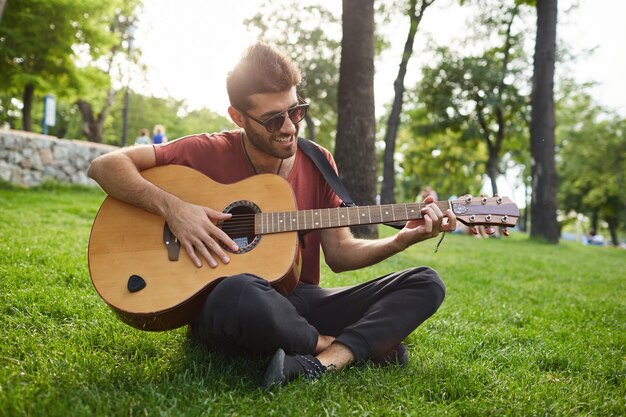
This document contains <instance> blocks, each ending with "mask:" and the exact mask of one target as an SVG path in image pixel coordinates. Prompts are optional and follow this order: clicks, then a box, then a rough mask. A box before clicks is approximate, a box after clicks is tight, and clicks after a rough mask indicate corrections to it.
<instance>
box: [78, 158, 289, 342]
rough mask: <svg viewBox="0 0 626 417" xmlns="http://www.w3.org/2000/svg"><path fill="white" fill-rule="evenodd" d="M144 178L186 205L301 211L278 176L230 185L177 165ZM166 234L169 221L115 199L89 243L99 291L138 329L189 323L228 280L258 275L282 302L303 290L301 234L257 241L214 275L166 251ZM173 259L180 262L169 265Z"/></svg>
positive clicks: (145, 173) (101, 215)
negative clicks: (300, 280) (250, 205)
mask: <svg viewBox="0 0 626 417" xmlns="http://www.w3.org/2000/svg"><path fill="white" fill-rule="evenodd" d="M142 175H143V176H144V177H145V178H146V179H147V180H149V181H150V182H152V183H153V184H155V185H157V186H158V187H160V188H162V189H164V190H166V191H168V192H170V193H172V194H174V195H176V196H178V197H179V198H181V199H182V200H185V201H187V202H189V203H193V204H198V205H202V206H206V207H210V208H212V209H214V210H218V211H219V210H224V211H226V208H227V207H229V206H232V204H233V203H236V202H252V203H253V206H254V207H255V208H256V209H260V211H262V212H275V211H293V210H296V204H295V199H294V195H293V191H292V190H291V187H290V186H289V184H288V183H287V182H286V181H285V180H284V179H282V178H281V177H278V176H276V175H256V176H254V177H250V178H248V179H246V180H243V181H241V182H238V183H235V184H230V185H223V184H219V183H217V182H215V181H213V180H211V179H210V178H208V177H206V176H205V175H203V174H201V173H199V172H198V171H195V170H193V169H191V168H187V167H184V166H178V165H168V166H160V167H155V168H151V169H148V170H146V171H143V172H142ZM164 228H165V221H164V220H163V218H161V217H159V216H157V215H154V214H151V213H148V212H146V211H145V210H142V209H139V208H137V207H134V206H132V205H129V204H126V203H123V202H121V201H119V200H116V199H114V198H112V197H107V198H106V199H105V200H104V202H103V203H102V206H101V207H100V210H99V211H98V214H97V216H96V219H95V220H94V224H93V227H92V230H91V236H90V239H89V273H90V275H91V279H92V282H93V285H94V287H95V288H96V290H97V292H98V294H99V295H100V296H101V297H102V298H103V299H104V301H105V302H106V303H107V304H108V305H109V306H110V307H111V308H112V309H113V310H114V311H115V312H116V313H117V314H118V315H119V316H120V318H121V319H122V321H124V322H125V323H127V324H129V325H131V326H133V327H136V328H138V329H142V330H168V329H173V328H176V327H180V326H183V325H185V324H187V323H189V322H190V321H191V320H193V319H194V318H195V317H196V316H197V315H198V314H199V312H200V311H201V309H202V306H203V304H204V301H205V299H206V296H207V295H208V294H209V292H210V291H211V290H212V289H213V288H214V286H215V285H216V284H217V283H218V282H219V281H220V280H221V279H223V278H225V277H228V276H232V275H237V274H242V273H251V274H254V275H258V276H259V277H261V278H263V279H265V280H267V281H269V282H270V283H271V284H272V285H273V286H274V287H275V288H276V289H277V290H278V291H280V292H282V293H283V294H287V293H289V292H290V291H291V290H292V289H293V287H295V285H296V284H297V281H298V278H299V276H300V267H301V264H300V252H299V248H298V236H297V232H287V233H276V234H264V235H262V236H256V238H255V243H254V245H248V246H247V247H246V249H245V250H242V251H240V252H238V253H230V254H229V255H230V258H231V261H230V263H229V264H222V263H220V262H219V261H218V264H219V265H218V266H217V267H216V268H211V267H210V266H208V264H207V262H206V261H205V262H204V263H203V266H202V267H200V268H197V267H196V266H194V265H193V263H192V262H191V260H190V258H189V256H188V255H187V253H186V251H185V250H184V248H183V247H182V246H181V247H180V248H179V249H178V250H176V248H175V247H174V249H172V247H171V246H170V249H168V247H166V244H165V241H168V242H170V241H171V240H172V239H167V238H166V237H165V236H164ZM172 238H173V236H172ZM170 243H172V242H170ZM171 251H173V252H176V255H177V258H178V259H177V260H170V257H171V253H170V252H171ZM138 282H139V283H140V284H138ZM142 285H144V286H143V287H142V288H140V289H137V288H138V287H141V286H142Z"/></svg>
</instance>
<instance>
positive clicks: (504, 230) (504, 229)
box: [502, 227, 509, 236]
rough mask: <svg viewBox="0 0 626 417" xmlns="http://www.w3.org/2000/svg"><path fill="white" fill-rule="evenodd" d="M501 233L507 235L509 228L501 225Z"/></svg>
mask: <svg viewBox="0 0 626 417" xmlns="http://www.w3.org/2000/svg"><path fill="white" fill-rule="evenodd" d="M502 234H503V235H504V236H508V235H509V229H507V228H506V227H503V228H502Z"/></svg>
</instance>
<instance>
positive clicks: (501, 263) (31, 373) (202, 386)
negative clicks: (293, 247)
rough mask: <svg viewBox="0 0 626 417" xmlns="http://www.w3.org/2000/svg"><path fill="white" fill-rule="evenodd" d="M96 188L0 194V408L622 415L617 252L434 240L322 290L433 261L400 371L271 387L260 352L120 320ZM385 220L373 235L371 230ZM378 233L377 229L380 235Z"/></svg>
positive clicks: (112, 412)
mask: <svg viewBox="0 0 626 417" xmlns="http://www.w3.org/2000/svg"><path fill="white" fill-rule="evenodd" d="M102 199H103V194H102V192H101V191H99V190H87V189H80V188H65V187H60V186H48V187H43V188H39V189H36V190H22V189H15V188H11V187H6V186H5V187H4V189H0V219H1V220H2V221H1V222H0V279H1V281H0V326H1V329H2V331H1V334H0V416H7V417H9V416H11V417H13V416H93V415H98V416H144V415H146V416H162V415H163V416H348V415H354V416H405V415H407V416H430V415H433V416H437V415H449V416H457V415H458V416H502V415H517V416H534V415H549V416H575V415H580V416H583V415H584V416H624V415H626V378H625V377H626V251H624V250H620V249H615V248H602V247H590V246H582V245H580V244H576V243H569V242H563V243H562V244H560V245H558V246H551V245H547V244H542V243H537V242H532V241H530V240H529V239H528V238H527V236H525V235H523V234H520V233H512V236H511V237H510V238H507V239H483V240H479V239H475V238H473V237H471V236H458V235H449V236H446V238H445V240H444V241H443V243H442V246H441V248H440V250H439V253H437V254H435V253H433V251H434V247H435V244H436V241H435V240H432V241H429V242H425V243H422V244H420V245H417V246H415V247H413V248H411V249H410V250H408V251H406V252H404V253H402V254H400V255H398V256H396V257H394V258H392V259H390V260H388V261H386V262H383V263H381V264H379V265H377V266H375V267H372V268H369V269H367V270H364V271H358V272H353V273H344V274H341V275H339V276H335V275H333V274H332V273H331V272H330V271H328V270H324V271H323V284H324V285H325V286H336V285H347V284H353V283H357V282H361V281H363V280H366V279H368V278H370V277H374V276H378V275H382V274H384V273H387V272H389V271H393V270H398V269H403V268H406V267H410V266H415V265H422V264H423V265H429V266H432V267H434V268H435V269H436V270H438V271H439V273H440V274H441V276H442V277H443V279H444V281H445V282H446V285H447V288H448V292H447V296H446V300H445V301H444V303H443V305H442V307H441V309H440V310H439V311H438V312H437V314H436V315H435V316H434V317H433V318H431V319H430V320H429V321H427V322H426V323H425V324H424V325H423V326H421V327H420V328H419V329H417V330H416V331H415V332H414V333H413V334H411V336H410V337H409V338H408V339H407V341H406V344H407V346H408V347H409V352H410V353H409V355H410V365H409V366H408V367H407V368H403V369H397V368H396V369H378V368H374V367H371V366H357V367H352V368H349V369H347V370H345V371H342V372H339V373H337V374H332V375H327V376H325V377H324V378H323V379H321V380H319V381H316V382H313V383H307V382H304V381H298V382H295V383H292V384H290V385H288V386H287V387H285V388H282V389H278V390H276V391H275V392H272V393H269V394H268V393H264V392H262V391H261V390H260V389H259V388H258V385H259V382H260V377H261V374H262V372H263V370H264V368H265V365H266V360H264V359H253V358H243V359H233V358H230V357H225V356H222V355H219V354H215V353H208V352H205V351H204V350H203V349H201V348H198V347H196V346H194V345H193V344H192V343H190V342H189V341H188V339H187V332H186V329H184V328H182V329H178V330H174V331H170V332H162V333H148V332H142V331H139V330H135V329H133V328H131V327H128V326H126V325H125V324H123V323H122V322H120V321H119V320H118V319H117V318H116V316H115V315H114V314H113V313H112V311H111V310H109V309H108V307H107V306H106V305H105V304H104V302H103V301H102V300H101V299H100V298H99V297H98V295H97V294H96V292H95V290H94V289H93V287H92V285H91V281H90V279H89V275H88V271H87V241H88V238H89V232H90V227H91V222H92V220H93V218H94V216H95V213H96V211H97V209H98V207H99V204H100V202H101V201H102ZM381 230H382V229H381ZM384 233H388V231H387V230H384Z"/></svg>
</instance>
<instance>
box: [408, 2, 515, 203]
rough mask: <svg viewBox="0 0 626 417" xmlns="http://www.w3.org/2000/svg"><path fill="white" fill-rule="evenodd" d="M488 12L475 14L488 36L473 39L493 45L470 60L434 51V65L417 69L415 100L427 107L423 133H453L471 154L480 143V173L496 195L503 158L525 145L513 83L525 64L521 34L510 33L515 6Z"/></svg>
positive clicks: (502, 6) (445, 50)
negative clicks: (419, 76) (483, 153)
mask: <svg viewBox="0 0 626 417" xmlns="http://www.w3.org/2000/svg"><path fill="white" fill-rule="evenodd" d="M488 12H489V13H488V14H485V13H486V12H485V11H483V12H482V13H483V14H482V15H481V16H480V21H481V22H484V25H480V28H481V29H483V30H486V31H487V33H485V34H482V35H480V36H479V37H478V40H479V41H480V42H478V45H479V46H483V47H484V45H485V44H488V42H489V41H490V39H491V42H493V43H495V45H494V46H489V47H487V48H486V49H485V50H484V51H483V52H482V54H475V55H469V56H462V55H461V54H460V53H459V52H454V51H453V50H451V49H450V48H446V47H440V48H437V50H436V51H435V55H436V58H435V59H434V60H433V61H434V63H433V64H432V65H430V66H426V67H424V68H423V70H422V74H423V77H422V80H421V81H420V83H419V85H418V86H417V97H418V99H417V101H418V102H419V103H420V104H421V105H423V106H425V108H426V109H428V115H427V120H428V122H427V123H426V124H425V125H423V126H422V127H421V129H422V132H423V133H424V134H433V133H436V132H438V133H442V132H446V133H447V134H449V135H454V137H455V138H456V140H457V141H458V142H459V143H461V144H463V146H464V147H465V148H466V149H467V150H468V152H470V153H471V154H475V150H476V149H477V147H478V144H479V143H482V144H483V145H484V149H486V151H487V153H486V158H485V159H483V162H484V172H485V173H486V174H487V176H488V177H489V179H490V181H491V188H492V192H493V194H497V193H498V188H497V182H496V181H497V178H498V176H500V175H501V174H503V173H504V172H505V170H506V168H505V167H504V166H503V164H502V158H503V155H504V154H506V153H508V152H512V151H517V150H518V149H519V148H520V147H521V146H522V143H523V144H524V146H526V144H527V139H526V135H527V121H526V117H525V114H526V107H527V97H526V96H525V95H524V94H523V93H522V91H523V88H524V87H523V85H522V86H519V85H518V84H517V83H518V82H519V81H517V80H519V79H522V80H523V76H520V75H521V74H523V73H524V71H525V69H526V64H525V62H526V60H525V54H524V50H523V42H522V34H521V33H520V32H519V31H517V32H516V31H514V30H513V27H514V25H513V23H514V21H515V19H516V17H517V16H518V13H519V8H518V6H517V4H508V3H506V4H501V6H500V8H496V9H489V10H488ZM475 48H476V45H474V49H475ZM438 149H439V150H441V152H442V153H445V152H447V150H446V149H445V148H441V147H440V148H438ZM425 157H427V156H425Z"/></svg>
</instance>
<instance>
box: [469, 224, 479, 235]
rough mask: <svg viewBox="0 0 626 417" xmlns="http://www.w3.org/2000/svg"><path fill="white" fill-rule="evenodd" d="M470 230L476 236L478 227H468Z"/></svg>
mask: <svg viewBox="0 0 626 417" xmlns="http://www.w3.org/2000/svg"><path fill="white" fill-rule="evenodd" d="M470 232H472V234H473V235H474V236H476V235H478V228H477V227H476V226H472V227H470Z"/></svg>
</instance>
